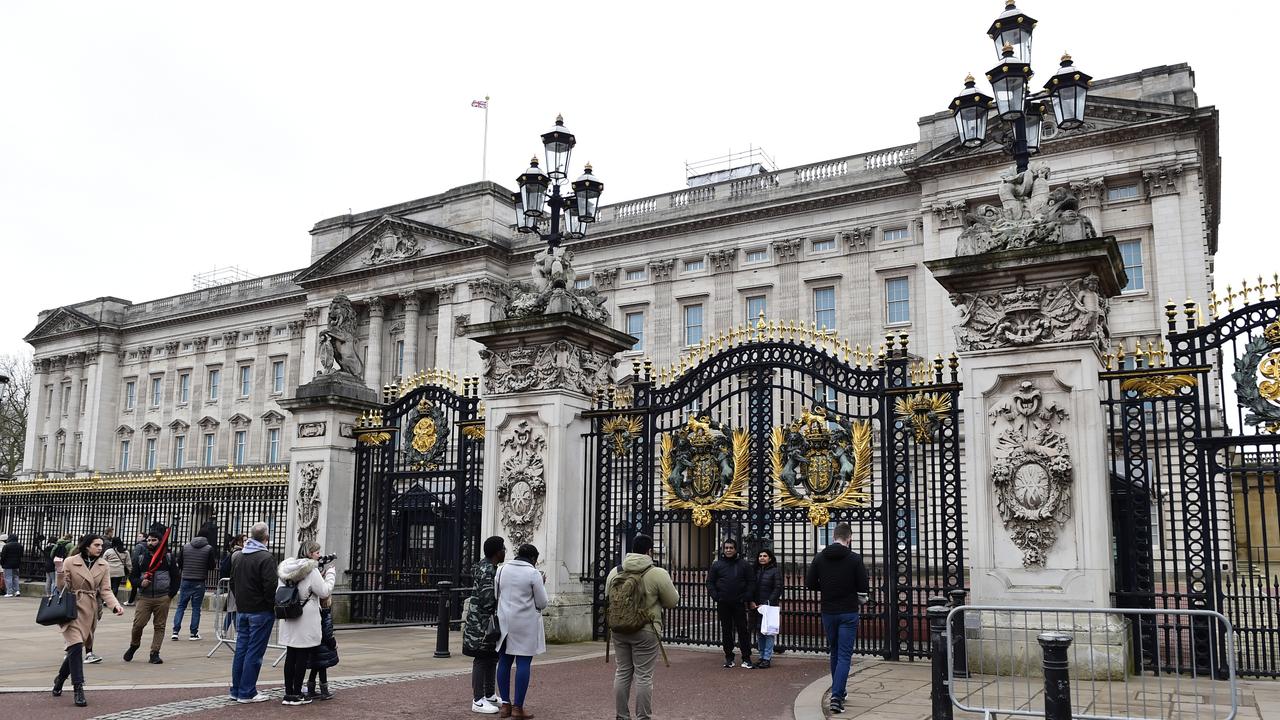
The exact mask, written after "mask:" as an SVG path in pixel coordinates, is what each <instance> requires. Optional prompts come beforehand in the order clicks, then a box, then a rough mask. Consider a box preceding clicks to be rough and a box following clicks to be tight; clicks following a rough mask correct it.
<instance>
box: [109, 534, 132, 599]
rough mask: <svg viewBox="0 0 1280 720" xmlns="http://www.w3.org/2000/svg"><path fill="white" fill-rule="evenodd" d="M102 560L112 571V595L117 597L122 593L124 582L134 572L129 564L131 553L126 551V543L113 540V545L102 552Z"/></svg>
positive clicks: (116, 539)
mask: <svg viewBox="0 0 1280 720" xmlns="http://www.w3.org/2000/svg"><path fill="white" fill-rule="evenodd" d="M104 542H105V539H104ZM102 559H103V560H105V561H106V563H107V568H108V569H109V570H110V571H111V594H112V595H117V594H119V592H120V583H122V582H124V579H125V578H126V577H128V576H129V575H130V574H131V573H130V571H131V570H132V567H131V566H130V564H129V553H127V552H125V549H124V541H123V540H121V539H120V538H118V537H117V538H111V544H110V545H108V546H107V549H105V550H103V551H102Z"/></svg>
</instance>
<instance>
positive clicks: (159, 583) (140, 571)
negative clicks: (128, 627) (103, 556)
mask: <svg viewBox="0 0 1280 720" xmlns="http://www.w3.org/2000/svg"><path fill="white" fill-rule="evenodd" d="M164 536H165V527H164V525H161V524H160V523H156V524H154V525H152V526H151V529H150V530H148V531H147V543H146V546H145V547H144V548H143V549H142V551H141V552H137V551H135V552H134V554H133V575H131V576H130V578H129V582H131V583H133V584H134V585H135V586H136V587H137V588H138V605H137V608H138V609H137V610H134V611H133V633H132V635H130V638H129V649H127V650H125V651H124V660H125V662H132V661H133V654H134V653H136V652H137V651H138V647H139V646H141V645H142V631H143V629H144V628H146V626H147V621H148V620H150V621H151V625H152V631H151V659H150V662H151V664H153V665H159V664H161V663H163V662H164V660H161V659H160V646H161V644H163V643H164V626H165V621H166V620H168V619H169V605H170V604H171V603H172V602H173V596H174V595H177V594H178V585H179V584H180V582H181V579H180V578H179V576H178V565H177V563H175V562H174V561H173V555H172V553H170V552H169V549H168V547H164V543H163V542H162V541H163V540H164ZM153 564H154V567H153Z"/></svg>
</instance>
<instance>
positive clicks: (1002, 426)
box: [925, 238, 1124, 672]
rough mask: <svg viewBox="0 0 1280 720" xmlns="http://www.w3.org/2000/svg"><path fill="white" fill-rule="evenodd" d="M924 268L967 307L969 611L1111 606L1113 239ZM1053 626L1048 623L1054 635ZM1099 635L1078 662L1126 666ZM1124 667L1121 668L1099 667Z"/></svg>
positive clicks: (1109, 627) (989, 650) (1119, 279)
mask: <svg viewBox="0 0 1280 720" xmlns="http://www.w3.org/2000/svg"><path fill="white" fill-rule="evenodd" d="M925 265H926V266H927V267H928V268H929V270H930V271H931V272H932V273H933V275H934V278H935V279H937V281H938V282H939V283H940V284H941V285H942V286H943V288H945V289H946V290H947V291H948V292H950V293H952V294H951V301H952V303H954V304H955V305H957V306H958V307H960V308H961V312H960V322H959V324H957V325H956V326H955V332H956V338H957V345H958V350H959V352H960V358H961V361H960V368H961V377H962V380H963V383H964V390H963V395H962V397H963V401H962V404H963V411H964V421H965V432H966V438H965V465H966V467H965V477H966V478H968V488H969V498H968V503H967V507H968V517H967V520H968V522H967V534H968V538H967V543H966V544H967V546H968V547H967V550H968V554H969V557H970V562H971V567H970V573H969V577H970V583H971V588H972V593H973V595H972V603H973V604H976V605H1006V606H1036V607H1055V606H1056V607H1089V608H1105V607H1111V606H1112V601H1111V589H1112V572H1113V568H1112V557H1111V555H1112V553H1111V539H1112V532H1111V523H1110V518H1111V514H1110V511H1109V507H1110V474H1111V473H1110V463H1109V461H1108V456H1107V448H1106V437H1105V433H1104V430H1103V429H1104V428H1105V427H1106V419H1105V417H1104V416H1103V411H1102V404H1101V401H1102V388H1101V383H1100V381H1099V379H1098V373H1099V372H1100V371H1101V370H1102V362H1101V353H1102V352H1103V351H1104V349H1105V347H1106V345H1107V344H1108V340H1109V338H1108V334H1107V307H1108V298H1111V297H1114V296H1116V295H1118V294H1119V293H1120V288H1121V287H1123V285H1124V270H1123V263H1122V261H1121V259H1120V251H1119V249H1118V248H1117V247H1116V243H1115V240H1114V239H1113V238H1092V239H1087V240H1077V241H1074V242H1064V243H1061V244H1046V245H1039V246H1033V247H1029V248H1020V249H1014V250H1001V251H994V252H987V253H983V254H977V255H968V256H961V257H953V258H946V259H939V260H931V261H928V262H926V263H925ZM991 617H992V616H990V615H989V614H983V615H982V618H983V624H984V627H983V632H984V633H985V632H986V631H987V627H986V625H988V624H990V622H994V623H995V628H996V630H995V631H996V632H998V631H999V630H1000V629H1001V628H1006V629H1007V626H1006V625H1005V624H1004V623H1009V624H1010V626H1012V627H1015V628H1023V627H1026V626H1027V624H1029V623H1032V622H1041V620H1042V619H1041V618H1030V619H1028V618H1026V617H1024V616H1022V615H1019V614H1013V615H1010V616H1008V617H1003V616H995V618H996V619H995V620H994V621H992V620H991ZM1055 617H1056V616H1049V617H1046V618H1043V622H1044V623H1048V624H1049V625H1051V626H1052V625H1054V623H1055V622H1056V619H1055ZM1079 619H1080V618H1079V617H1077V618H1076V620H1079ZM1093 622H1094V626H1093V627H1090V628H1086V630H1087V631H1090V632H1096V633H1098V634H1096V635H1094V636H1093V637H1092V643H1090V642H1082V643H1081V646H1082V648H1085V650H1084V651H1088V650H1087V648H1088V647H1089V646H1090V645H1091V644H1092V646H1093V647H1092V652H1095V653H1098V652H1106V653H1109V654H1110V653H1112V652H1113V651H1114V653H1118V654H1120V655H1123V651H1124V647H1123V632H1122V630H1121V628H1122V627H1123V626H1122V624H1117V623H1114V622H1112V621H1111V620H1110V619H1108V617H1107V616H1101V615H1099V616H1095V617H1094V620H1093ZM1043 629H1048V630H1069V631H1078V630H1080V628H1060V627H1056V626H1053V627H1046V628H1043ZM1006 636H1007V633H1006ZM1034 636H1035V635H1034V633H1031V634H1029V635H1027V637H1029V638H1034ZM982 637H984V638H985V637H987V636H986V635H983V636H982ZM1019 637H1021V634H1019ZM1113 641H1114V642H1113ZM1031 645H1032V647H1034V640H1031ZM971 647H974V646H971ZM976 650H977V652H978V653H979V654H980V655H984V654H985V655H987V656H999V657H1000V658H1002V662H1004V663H1005V665H1008V663H1009V662H1010V659H1006V658H1005V656H1006V655H1008V654H1009V653H1014V654H1015V655H1018V654H1024V655H1025V653H1026V652H1028V648H1026V647H1022V646H1021V644H1020V643H1006V644H1005V646H1002V645H1000V644H999V643H997V642H991V643H984V642H979V643H977V645H976ZM973 652H974V650H972V649H971V650H970V657H971V658H972V657H973ZM991 663H994V660H992V661H991ZM991 663H987V662H985V661H984V667H993V666H994V665H993V664H991ZM1123 666H1124V661H1123V659H1119V660H1115V661H1114V663H1113V664H1111V665H1109V666H1108V665H1103V667H1111V668H1113V669H1114V668H1123ZM1010 667H1012V666H1010ZM1073 672H1074V671H1073Z"/></svg>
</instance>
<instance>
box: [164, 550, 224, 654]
mask: <svg viewBox="0 0 1280 720" xmlns="http://www.w3.org/2000/svg"><path fill="white" fill-rule="evenodd" d="M215 554H216V552H215V551H214V549H213V546H212V545H210V544H209V541H208V540H206V539H205V537H204V536H203V535H197V536H195V537H194V538H192V539H191V542H189V543H187V544H186V545H183V546H182V548H181V549H180V550H178V567H179V568H181V569H182V587H181V589H180V591H179V594H178V609H177V610H176V611H174V613H173V635H172V637H171V638H170V639H171V640H177V639H178V631H179V630H181V629H182V615H183V613H185V612H186V611H187V606H188V605H190V606H191V639H192V640H199V639H200V606H201V605H202V604H203V603H204V584H205V581H206V579H207V578H208V577H209V571H210V570H212V569H213V568H214V567H215V564H214V555H215Z"/></svg>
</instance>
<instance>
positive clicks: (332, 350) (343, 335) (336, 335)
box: [319, 295, 364, 382]
mask: <svg viewBox="0 0 1280 720" xmlns="http://www.w3.org/2000/svg"><path fill="white" fill-rule="evenodd" d="M319 355H320V366H321V367H322V368H323V371H322V372H321V373H320V374H321V375H342V376H350V377H353V378H355V379H357V380H359V379H360V378H363V377H364V362H363V361H361V360H360V356H359V355H358V354H357V352H356V311H355V308H354V307H352V305H351V300H349V299H348V298H347V296H346V295H339V296H337V297H335V298H334V299H333V302H331V303H330V304H329V322H328V325H326V326H325V328H324V329H323V330H321V331H320V348H319ZM361 382H363V381H361Z"/></svg>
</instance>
